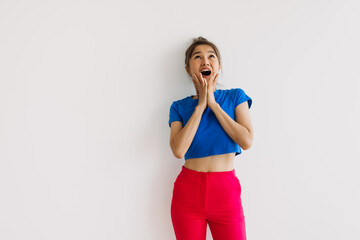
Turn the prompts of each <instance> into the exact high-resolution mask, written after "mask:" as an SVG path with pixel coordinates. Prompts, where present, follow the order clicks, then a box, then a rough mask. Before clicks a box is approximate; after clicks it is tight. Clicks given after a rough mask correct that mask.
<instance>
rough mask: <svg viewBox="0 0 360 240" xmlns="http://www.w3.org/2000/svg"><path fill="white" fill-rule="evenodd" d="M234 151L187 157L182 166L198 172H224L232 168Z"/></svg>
mask: <svg viewBox="0 0 360 240" xmlns="http://www.w3.org/2000/svg"><path fill="white" fill-rule="evenodd" d="M234 158H235V153H226V154H220V155H212V156H209V157H203V158H189V159H187V160H186V161H185V164H184V167H186V168H188V169H191V170H195V171H198V172H224V171H231V170H233V169H234Z"/></svg>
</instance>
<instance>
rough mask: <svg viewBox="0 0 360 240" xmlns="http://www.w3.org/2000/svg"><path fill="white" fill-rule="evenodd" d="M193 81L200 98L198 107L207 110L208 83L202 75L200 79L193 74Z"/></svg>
mask: <svg viewBox="0 0 360 240" xmlns="http://www.w3.org/2000/svg"><path fill="white" fill-rule="evenodd" d="M192 80H193V83H194V85H195V89H196V94H197V95H198V98H199V103H198V106H199V107H201V108H202V109H203V110H205V109H206V107H207V91H208V89H207V81H206V79H205V78H203V77H202V76H201V74H200V79H199V78H198V77H197V76H196V75H195V74H192Z"/></svg>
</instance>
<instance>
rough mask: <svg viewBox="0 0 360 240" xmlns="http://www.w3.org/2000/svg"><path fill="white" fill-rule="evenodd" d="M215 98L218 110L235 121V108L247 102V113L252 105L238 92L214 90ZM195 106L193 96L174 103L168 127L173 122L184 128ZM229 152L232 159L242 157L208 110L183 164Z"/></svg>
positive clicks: (235, 90)
mask: <svg viewBox="0 0 360 240" xmlns="http://www.w3.org/2000/svg"><path fill="white" fill-rule="evenodd" d="M214 97H215V101H216V102H217V103H218V104H219V105H220V106H221V108H222V109H223V110H224V111H225V112H226V113H227V114H228V115H229V116H230V117H231V118H232V119H234V120H235V107H236V106H238V105H239V104H240V103H243V102H245V101H248V106H249V109H250V107H251V104H252V99H251V98H250V97H249V96H247V95H246V94H245V92H244V90H242V89H241V88H232V89H216V91H215V92H214ZM198 102H199V99H193V98H192V96H188V97H186V98H183V99H181V100H177V101H173V103H172V104H171V107H170V113H169V127H171V122H173V121H180V122H182V125H183V127H184V126H185V125H186V123H187V122H188V121H189V119H190V117H191V116H192V114H193V112H194V110H195V107H196V106H197V105H198ZM232 152H235V156H236V155H239V154H240V153H241V148H240V146H239V145H238V144H237V143H236V142H235V141H234V140H232V139H231V138H230V137H229V135H228V134H227V133H226V132H225V130H224V129H223V128H222V126H221V124H220V122H219V121H218V120H217V118H216V116H215V114H214V113H213V112H212V111H211V109H210V108H209V107H207V108H206V109H205V111H204V112H203V115H202V117H201V120H200V124H199V127H198V129H197V131H196V134H195V136H194V139H193V141H192V143H191V145H190V147H189V149H188V151H187V152H186V154H185V160H187V159H189V158H200V157H207V156H211V155H218V154H225V153H232Z"/></svg>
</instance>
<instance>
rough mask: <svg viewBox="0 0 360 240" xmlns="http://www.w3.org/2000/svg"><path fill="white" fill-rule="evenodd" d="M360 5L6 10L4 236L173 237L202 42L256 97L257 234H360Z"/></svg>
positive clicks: (14, 4)
mask: <svg viewBox="0 0 360 240" xmlns="http://www.w3.org/2000/svg"><path fill="white" fill-rule="evenodd" d="M359 7H360V4H359V3H358V2H357V1H355V0H353V1H349V0H348V1H346V0H341V1H340V0H337V1H331V0H306V1H304V0H293V1H289V0H274V1H267V0H257V1H230V0H227V1H193V0H191V1H189V0H185V1H176V2H175V1H166V0H153V1H128V2H125V1H115V0H114V1H104V0H102V1H100V0H96V1H95V0H94V1H79V0H76V1H74V0H71V1H0V34H1V35H0V239H4V240H5V239H6V240H15V239H19V240H23V239H24V240H25V239H26V240H27V239H31V240H32V239H34V240H48V239H51V240H64V239H68V240H95V239H106V240H115V239H126V240H131V239H155V240H162V239H163V240H168V239H175V235H174V232H173V228H172V223H171V217H170V202H171V197H172V189H173V182H174V180H175V178H176V176H177V174H178V173H179V172H180V170H181V166H182V165H183V164H184V160H183V159H176V158H175V157H174V156H173V155H172V153H171V150H170V147H169V136H170V128H169V126H168V118H169V108H170V105H171V103H172V101H174V100H178V99H181V98H184V97H186V96H188V95H190V94H194V93H195V90H194V87H193V85H192V82H191V80H190V79H189V78H188V76H187V75H186V72H185V70H184V56H185V54H184V53H185V50H186V48H187V47H188V46H189V44H190V43H191V41H192V38H194V37H198V36H203V37H205V38H207V39H209V40H210V41H213V42H214V43H215V44H216V45H217V46H218V48H219V49H220V53H221V56H222V59H223V75H222V77H221V79H220V80H219V83H221V84H222V86H223V87H221V88H224V89H226V88H235V87H240V88H242V89H244V91H245V92H246V93H247V94H248V95H249V96H250V97H251V98H252V99H253V105H252V107H251V109H250V112H251V119H252V122H253V126H254V131H255V137H254V142H253V146H252V147H251V148H250V149H249V150H247V151H243V153H242V154H241V155H239V156H237V157H236V158H235V167H236V168H235V169H236V173H237V175H238V177H239V179H240V182H241V185H242V201H243V206H244V212H245V218H246V230H247V237H248V239H249V240H263V239H267V240H270V239H271V240H289V239H291V240H318V239H327V240H338V239H347V240H350V239H359V238H360V234H359V231H358V227H359V215H360V207H359V202H360V191H359V189H360V188H359V184H358V183H359V182H360V177H359V175H358V172H359V160H360V157H359V156H360V150H359V149H360V140H359V139H360V137H359V136H360V127H359V122H360V108H359V105H360V97H359V95H360V83H359V80H360V78H359V75H360V74H359V63H360V61H359V56H360V47H359V42H360V34H359V22H360V17H359ZM207 239H212V238H211V234H210V232H209V229H208V236H207Z"/></svg>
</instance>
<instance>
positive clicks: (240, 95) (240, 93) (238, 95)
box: [235, 88, 252, 109]
mask: <svg viewBox="0 0 360 240" xmlns="http://www.w3.org/2000/svg"><path fill="white" fill-rule="evenodd" d="M245 101H247V102H248V105H249V109H250V107H251V105H252V99H251V98H250V97H249V96H248V95H246V93H245V92H244V90H242V89H241V88H235V107H237V106H238V105H239V104H240V103H243V102H245Z"/></svg>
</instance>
